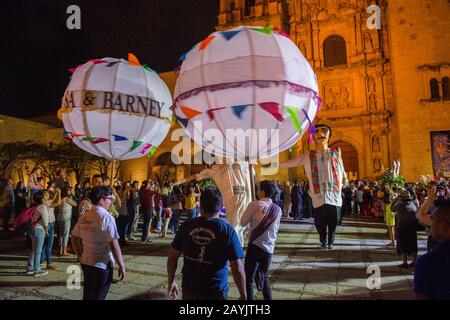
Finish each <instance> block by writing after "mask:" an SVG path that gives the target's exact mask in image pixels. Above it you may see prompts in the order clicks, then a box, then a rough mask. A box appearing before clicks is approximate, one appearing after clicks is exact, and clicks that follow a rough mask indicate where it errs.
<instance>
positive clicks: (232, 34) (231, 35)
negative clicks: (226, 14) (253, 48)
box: [220, 30, 242, 41]
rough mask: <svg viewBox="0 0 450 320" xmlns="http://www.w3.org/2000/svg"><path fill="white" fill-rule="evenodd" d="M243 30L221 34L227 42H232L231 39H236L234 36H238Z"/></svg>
mask: <svg viewBox="0 0 450 320" xmlns="http://www.w3.org/2000/svg"><path fill="white" fill-rule="evenodd" d="M241 31H242V30H235V31H222V32H221V33H220V34H221V35H223V37H224V38H225V39H226V40H227V41H230V40H231V39H233V38H234V36H236V35H237V34H238V33H239V32H241Z"/></svg>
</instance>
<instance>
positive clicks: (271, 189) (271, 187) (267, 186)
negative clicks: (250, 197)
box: [259, 180, 276, 198]
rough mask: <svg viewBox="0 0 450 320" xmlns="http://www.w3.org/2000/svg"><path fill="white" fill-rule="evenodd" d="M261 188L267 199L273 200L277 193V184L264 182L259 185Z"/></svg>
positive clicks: (268, 181)
mask: <svg viewBox="0 0 450 320" xmlns="http://www.w3.org/2000/svg"><path fill="white" fill-rule="evenodd" d="M259 187H260V188H261V191H262V192H264V195H265V196H266V197H267V198H272V196H273V195H274V194H275V192H276V188H275V182H273V181H270V180H263V181H261V182H260V183H259Z"/></svg>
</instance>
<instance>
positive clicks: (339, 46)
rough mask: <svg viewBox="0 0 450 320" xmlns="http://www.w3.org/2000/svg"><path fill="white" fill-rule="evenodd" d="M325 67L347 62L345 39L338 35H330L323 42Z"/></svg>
mask: <svg viewBox="0 0 450 320" xmlns="http://www.w3.org/2000/svg"><path fill="white" fill-rule="evenodd" d="M323 55H324V60H325V63H324V65H325V67H333V66H338V65H342V64H347V49H346V47H345V40H344V38H342V37H340V36H330V37H328V38H326V39H325V41H324V42H323Z"/></svg>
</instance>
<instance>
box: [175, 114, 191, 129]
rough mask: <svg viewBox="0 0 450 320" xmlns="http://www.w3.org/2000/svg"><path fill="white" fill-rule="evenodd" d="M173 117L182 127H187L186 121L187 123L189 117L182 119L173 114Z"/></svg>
mask: <svg viewBox="0 0 450 320" xmlns="http://www.w3.org/2000/svg"><path fill="white" fill-rule="evenodd" d="M175 118H176V119H177V120H178V121H179V122H180V123H181V124H182V125H183V127H185V128H187V126H188V123H189V119H183V118H180V117H179V116H177V115H175Z"/></svg>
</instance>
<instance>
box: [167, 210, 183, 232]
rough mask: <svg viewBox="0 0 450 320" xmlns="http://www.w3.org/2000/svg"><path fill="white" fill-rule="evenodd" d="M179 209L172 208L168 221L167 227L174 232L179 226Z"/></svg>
mask: <svg viewBox="0 0 450 320" xmlns="http://www.w3.org/2000/svg"><path fill="white" fill-rule="evenodd" d="M180 217H181V209H172V219H170V222H169V229H172V230H173V232H174V233H177V231H178V229H179V228H180Z"/></svg>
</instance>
